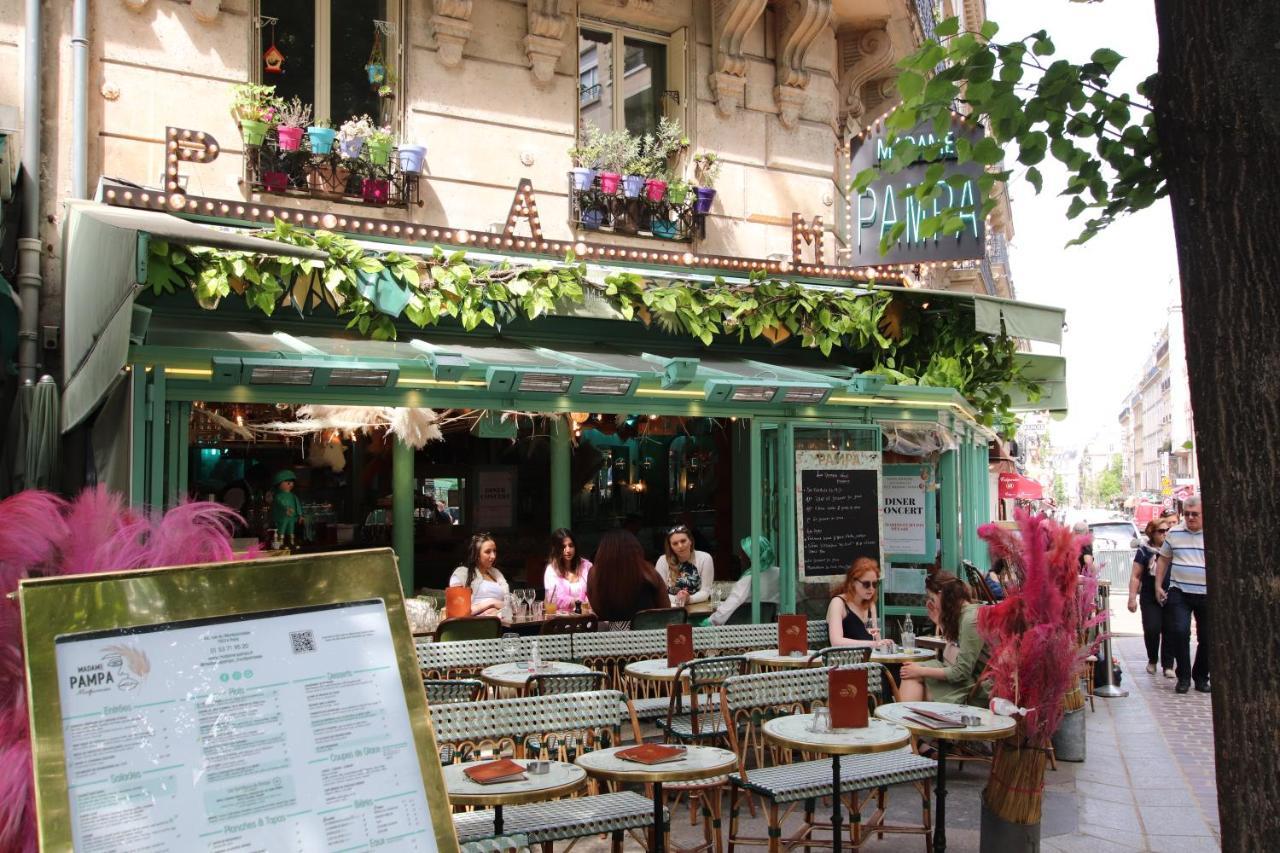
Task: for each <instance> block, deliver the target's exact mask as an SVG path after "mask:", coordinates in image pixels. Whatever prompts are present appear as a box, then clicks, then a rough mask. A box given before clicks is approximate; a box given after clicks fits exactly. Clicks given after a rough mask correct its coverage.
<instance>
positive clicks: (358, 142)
mask: <svg viewBox="0 0 1280 853" xmlns="http://www.w3.org/2000/svg"><path fill="white" fill-rule="evenodd" d="M363 150H364V139H363V138H362V137H359V136H357V137H355V138H353V139H340V140H338V151H340V152H341V153H342V156H343V157H346V158H347V159H348V160H355V159H357V158H359V156H360V152H361V151H363Z"/></svg>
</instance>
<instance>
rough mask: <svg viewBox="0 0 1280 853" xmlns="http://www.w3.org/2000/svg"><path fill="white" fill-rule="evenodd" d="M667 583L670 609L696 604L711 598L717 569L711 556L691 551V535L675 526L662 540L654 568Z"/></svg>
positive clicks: (686, 527)
mask: <svg viewBox="0 0 1280 853" xmlns="http://www.w3.org/2000/svg"><path fill="white" fill-rule="evenodd" d="M654 568H655V569H657V571H658V574H659V575H661V576H662V578H663V579H664V580H665V581H666V582H667V594H668V595H669V596H670V601H671V606H672V607H684V606H685V605H686V604H698V603H699V602H702V601H706V600H707V599H708V598H710V597H711V586H712V584H714V583H715V580H716V567H715V563H714V562H713V561H712V559H711V555H710V554H708V553H707V552H706V551H698V550H695V549H694V547H693V531H692V530H690V529H689V528H688V526H687V525H684V524H677V525H676V526H675V527H673V528H671V529H670V530H668V531H667V535H666V537H665V538H664V539H663V540H662V556H661V557H659V558H658V563H657V565H655V566H654Z"/></svg>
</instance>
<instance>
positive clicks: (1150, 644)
mask: <svg viewBox="0 0 1280 853" xmlns="http://www.w3.org/2000/svg"><path fill="white" fill-rule="evenodd" d="M1174 523H1175V521H1174V519H1173V518H1170V517H1167V516H1166V517H1164V518H1155V519H1152V520H1151V521H1148V522H1147V526H1146V528H1145V529H1144V530H1143V531H1142V532H1143V533H1145V534H1146V537H1147V544H1145V545H1140V546H1139V547H1138V552H1137V553H1136V554H1134V555H1133V575H1132V576H1131V577H1130V578H1129V612H1130V613H1136V612H1137V610H1138V606H1139V603H1141V606H1142V639H1143V640H1145V641H1146V644H1147V672H1149V673H1151V674H1153V675H1154V674H1155V671H1156V662H1157V661H1159V663H1160V666H1161V668H1162V669H1163V670H1164V675H1165V678H1173V677H1174V673H1173V648H1172V647H1171V646H1170V644H1169V643H1165V644H1164V648H1163V649H1162V648H1161V647H1160V635H1161V634H1162V633H1163V631H1164V608H1162V607H1161V606H1160V602H1159V601H1156V556H1157V555H1158V554H1159V553H1160V548H1161V546H1162V545H1164V537H1165V534H1166V533H1168V532H1169V528H1171V527H1173V525H1174ZM1165 580H1166V581H1167V580H1168V578H1166V579H1165Z"/></svg>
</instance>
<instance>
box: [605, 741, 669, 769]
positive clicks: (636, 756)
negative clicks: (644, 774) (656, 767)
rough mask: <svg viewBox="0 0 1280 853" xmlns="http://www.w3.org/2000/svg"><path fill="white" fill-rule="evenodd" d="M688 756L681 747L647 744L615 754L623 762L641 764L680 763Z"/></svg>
mask: <svg viewBox="0 0 1280 853" xmlns="http://www.w3.org/2000/svg"><path fill="white" fill-rule="evenodd" d="M686 754H687V752H686V750H685V749H683V748H681V747H675V746H666V745H665V744H661V743H645V744H641V745H640V746H633V747H631V748H630V749H622V750H619V751H617V752H615V753H614V755H616V756H617V757H618V758H621V759H622V760H623V761H637V762H639V763H641V764H662V763H664V762H667V761H679V760H680V759H681V758H684V757H685V755H686Z"/></svg>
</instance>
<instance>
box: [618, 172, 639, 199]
mask: <svg viewBox="0 0 1280 853" xmlns="http://www.w3.org/2000/svg"><path fill="white" fill-rule="evenodd" d="M642 192H644V176H643V175H627V176H626V177H625V178H623V179H622V194H623V195H624V196H626V197H627V198H640V193H642Z"/></svg>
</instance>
